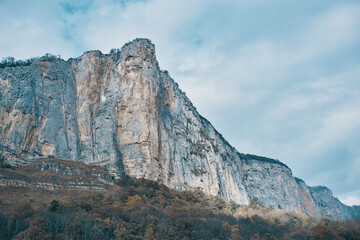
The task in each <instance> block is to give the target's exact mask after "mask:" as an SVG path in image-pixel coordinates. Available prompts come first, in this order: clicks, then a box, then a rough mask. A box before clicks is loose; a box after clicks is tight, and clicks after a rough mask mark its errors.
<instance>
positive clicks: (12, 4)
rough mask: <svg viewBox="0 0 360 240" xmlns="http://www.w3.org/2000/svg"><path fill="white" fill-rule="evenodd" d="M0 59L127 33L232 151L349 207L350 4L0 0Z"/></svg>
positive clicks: (358, 160) (358, 44) (356, 87)
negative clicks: (273, 162) (273, 165)
mask: <svg viewBox="0 0 360 240" xmlns="http://www.w3.org/2000/svg"><path fill="white" fill-rule="evenodd" d="M0 33H1V35H0V58H3V57H7V56H13V57H15V58H16V59H27V58H31V57H35V56H41V55H44V54H45V53H51V54H54V55H61V56H62V58H64V59H68V58H70V57H78V56H80V55H81V54H82V53H83V52H84V51H87V50H93V49H99V50H101V51H102V52H103V53H108V52H109V51H110V49H112V48H121V47H122V46H123V44H125V43H126V42H129V41H131V40H133V39H135V38H137V37H144V38H149V39H150V40H151V41H152V42H153V43H154V44H155V45H156V55H157V60H158V62H159V65H160V67H161V68H162V69H164V70H168V71H169V73H170V75H171V76H172V77H173V78H174V79H175V81H176V82H178V83H179V86H180V88H181V89H182V90H183V91H184V92H186V94H187V96H188V97H189V98H190V100H191V101H192V102H193V104H194V105H195V106H196V107H197V109H198V111H199V112H200V114H202V115H203V116H204V117H205V118H207V119H208V120H209V121H210V122H211V123H212V124H213V125H214V127H215V128H216V129H217V130H218V131H219V132H220V133H222V134H223V136H224V137H225V138H226V139H227V140H228V141H229V142H230V144H232V145H233V146H234V147H236V148H237V149H238V151H240V152H242V153H252V154H256V155H261V156H267V157H271V158H275V159H279V160H280V161H282V162H284V163H285V164H287V165H288V166H289V167H290V168H291V169H292V171H293V174H294V175H295V176H297V177H299V178H302V179H303V180H305V182H306V183H307V184H308V185H310V186H316V185H325V186H327V187H329V188H330V189H331V190H332V191H333V193H334V195H335V196H336V197H338V198H339V199H340V200H341V201H343V202H344V203H346V204H348V205H353V204H357V205H360V1H358V0H353V1H351V0H342V1H335V0H317V1H313V0H302V1H288V0H251V1H250V0H247V1H245V0H221V1H219V0H218V1H215V0H182V1H178V0H142V1H141V0H132V1H131V0H84V1H80V0H79V1H72V0H54V1H46V0H31V1H29V0H0Z"/></svg>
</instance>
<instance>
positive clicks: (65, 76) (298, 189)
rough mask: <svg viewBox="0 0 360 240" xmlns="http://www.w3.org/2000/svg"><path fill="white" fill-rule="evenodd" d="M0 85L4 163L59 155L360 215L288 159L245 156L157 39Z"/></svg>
mask: <svg viewBox="0 0 360 240" xmlns="http://www.w3.org/2000/svg"><path fill="white" fill-rule="evenodd" d="M0 79H1V80H0V137H1V138H0V160H1V161H2V162H4V161H5V162H7V163H10V164H13V165H23V164H29V163H31V162H33V161H35V160H36V159H37V158H38V157H41V156H50V155H53V156H56V157H58V158H64V159H71V160H76V161H81V162H84V163H88V164H96V165H100V166H102V167H103V168H105V169H106V170H108V171H109V172H110V173H112V174H113V175H115V176H117V177H121V176H123V174H128V175H130V176H133V177H145V178H148V179H151V180H155V181H159V182H161V183H164V184H166V185H167V186H169V187H173V188H176V189H180V190H185V189H192V188H200V189H201V190H203V191H204V192H205V193H207V194H212V195H220V196H221V197H223V198H224V199H225V200H227V201H234V202H237V203H239V204H244V205H246V204H249V202H250V200H251V199H253V198H255V197H256V198H258V200H259V201H260V202H262V203H264V204H265V205H267V206H271V207H274V208H281V209H286V210H291V211H295V212H298V213H304V214H308V215H313V216H322V215H326V216H330V217H332V218H335V219H342V218H349V217H350V216H352V213H351V211H352V210H351V209H352V208H350V207H347V206H345V205H343V204H341V203H340V202H339V201H338V200H337V199H335V198H334V197H333V196H332V193H331V192H326V191H325V192H324V191H320V190H319V189H316V188H309V187H308V186H306V185H305V183H304V182H303V181H302V180H300V179H297V178H294V177H293V176H292V173H291V170H290V169H289V168H288V167H287V166H286V165H284V164H283V163H281V162H279V161H277V160H273V159H268V158H262V157H257V156H254V155H244V154H240V153H238V152H237V151H236V149H234V148H233V147H232V146H231V145H230V144H229V143H228V142H227V141H226V140H225V139H224V138H223V137H222V136H221V134H220V133H218V132H217V131H216V130H215V129H214V127H213V126H212V125H211V124H210V123H209V122H208V121H207V120H206V119H204V118H203V117H201V115H200V114H199V113H198V112H197V111H196V109H195V107H194V106H193V105H192V103H191V102H190V100H189V99H188V98H187V97H186V95H185V93H183V92H182V91H181V90H180V89H179V87H178V85H177V84H176V83H175V82H174V81H173V79H171V77H170V76H169V74H168V73H167V72H164V71H161V70H160V69H159V66H158V63H157V61H156V57H155V47H154V45H153V44H151V42H150V41H149V40H146V39H137V40H134V41H133V42H131V43H128V44H126V45H125V46H123V47H122V49H121V51H115V52H113V53H111V54H102V53H101V52H100V51H90V52H86V53H84V54H83V55H82V56H81V57H79V58H77V59H71V60H68V61H63V60H61V59H56V58H40V59H37V60H35V61H33V62H32V63H31V64H30V65H28V66H13V67H11V66H8V67H3V68H0Z"/></svg>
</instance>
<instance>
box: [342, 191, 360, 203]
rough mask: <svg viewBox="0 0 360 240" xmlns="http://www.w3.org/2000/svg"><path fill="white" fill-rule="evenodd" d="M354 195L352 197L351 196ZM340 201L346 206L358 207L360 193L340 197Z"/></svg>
mask: <svg viewBox="0 0 360 240" xmlns="http://www.w3.org/2000/svg"><path fill="white" fill-rule="evenodd" d="M351 194H354V195H351ZM340 201H341V202H343V203H345V204H346V205H348V206H354V205H359V206H360V192H359V191H358V192H352V193H349V194H347V195H344V196H342V197H340Z"/></svg>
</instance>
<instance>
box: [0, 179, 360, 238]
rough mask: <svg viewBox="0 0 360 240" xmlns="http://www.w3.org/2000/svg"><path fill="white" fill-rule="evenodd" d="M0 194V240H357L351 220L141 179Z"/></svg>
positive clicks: (359, 234) (358, 229) (359, 232)
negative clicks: (242, 202) (102, 186)
mask: <svg viewBox="0 0 360 240" xmlns="http://www.w3.org/2000/svg"><path fill="white" fill-rule="evenodd" d="M48 181H51V179H48ZM0 191H1V195H0V239H19V240H20V239H22V240H23V239H25V240H26V239H360V223H359V221H356V220H350V221H343V222H339V221H331V220H330V219H328V218H320V219H317V220H316V219H314V218H312V217H308V216H299V215H297V214H295V213H291V212H285V211H280V210H273V209H269V208H265V207H264V206H262V205H261V204H259V203H258V202H257V201H252V203H251V205H250V206H249V207H241V206H238V205H236V204H233V203H225V202H224V201H223V200H222V199H221V198H219V197H212V196H207V195H204V194H203V193H202V192H201V191H184V192H179V191H176V190H173V189H169V188H168V187H166V186H164V185H161V184H158V183H156V182H153V181H149V180H145V179H132V178H128V177H127V178H125V179H123V180H121V181H119V182H117V184H115V185H113V186H110V185H109V187H108V189H107V190H106V191H96V192H95V191H77V190H66V191H65V190H63V191H48V190H44V189H35V188H19V187H9V186H6V187H0Z"/></svg>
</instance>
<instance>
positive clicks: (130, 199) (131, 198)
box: [125, 195, 143, 207]
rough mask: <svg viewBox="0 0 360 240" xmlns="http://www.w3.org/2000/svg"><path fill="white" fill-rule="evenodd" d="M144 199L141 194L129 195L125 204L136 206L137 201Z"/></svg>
mask: <svg viewBox="0 0 360 240" xmlns="http://www.w3.org/2000/svg"><path fill="white" fill-rule="evenodd" d="M142 201H143V199H142V198H141V197H140V196H139V195H134V196H129V197H128V199H127V201H126V203H125V205H126V206H127V207H132V206H134V205H135V204H136V203H137V202H142Z"/></svg>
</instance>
